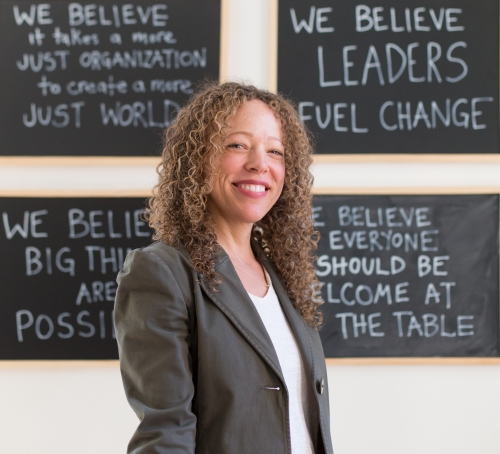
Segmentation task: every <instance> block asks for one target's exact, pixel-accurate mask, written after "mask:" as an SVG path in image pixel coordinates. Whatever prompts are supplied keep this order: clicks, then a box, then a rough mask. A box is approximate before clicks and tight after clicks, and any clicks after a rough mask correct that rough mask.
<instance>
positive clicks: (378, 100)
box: [278, 0, 499, 154]
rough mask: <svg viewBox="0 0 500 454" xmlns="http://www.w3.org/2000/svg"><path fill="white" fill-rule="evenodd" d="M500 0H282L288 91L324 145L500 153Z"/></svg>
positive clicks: (281, 71)
mask: <svg viewBox="0 0 500 454" xmlns="http://www.w3.org/2000/svg"><path fill="white" fill-rule="evenodd" d="M498 15H499V11H498V1H497V0H484V1H481V3H477V2H472V1H470V0H418V1H417V0H404V1H401V0H384V1H378V0H366V1H363V2H353V1H351V0H337V1H335V2H331V1H327V0H318V1H311V0H279V29H278V90H279V91H281V92H283V93H285V94H287V95H290V96H291V97H292V98H293V99H294V100H295V101H296V102H297V103H298V107H299V113H300V115H301V118H302V119H303V121H304V122H305V124H306V125H307V126H308V127H309V128H310V129H311V131H312V132H313V133H314V135H315V137H316V142H317V150H318V152H319V153H327V154H338V153H369V154H371V153H498V152H499V137H498V136H499V127H498V124H499V118H498V111H499V104H498V77H499V73H498V64H499V61H498V60H499V59H498V52H499V45H498V44H499V36H498Z"/></svg>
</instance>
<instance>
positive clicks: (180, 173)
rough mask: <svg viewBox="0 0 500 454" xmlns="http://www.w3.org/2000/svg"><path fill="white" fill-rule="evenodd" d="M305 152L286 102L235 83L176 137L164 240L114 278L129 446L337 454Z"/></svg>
mask: <svg viewBox="0 0 500 454" xmlns="http://www.w3.org/2000/svg"><path fill="white" fill-rule="evenodd" d="M310 152H311V149H310V144H309V141H308V139H307V135H306V133H305V132H304V130H303V128H302V126H301V124H300V121H299V118H298V116H297V113H296V112H295V110H294V108H293V106H292V105H291V104H290V103H289V102H288V101H286V100H285V99H283V98H282V97H281V96H279V95H275V94H272V93H269V92H266V91H262V90H258V89H256V88H255V87H252V86H244V85H240V84H236V83H225V84H222V85H214V84H212V85H209V86H207V87H205V88H204V89H202V90H201V91H200V92H198V93H197V94H195V95H194V96H193V97H192V99H191V100H190V102H189V104H188V105H187V106H186V107H184V108H183V109H182V110H181V111H180V112H179V114H178V117H177V119H176V120H175V122H174V123H173V124H172V126H170V128H169V129H168V130H167V131H166V136H165V148H164V151H163V161H162V165H161V166H160V168H159V183H158V185H157V187H156V188H155V195H154V197H152V199H151V200H150V207H149V210H148V218H149V222H150V225H151V226H152V227H153V228H154V229H155V232H156V233H155V239H156V240H158V242H157V243H155V244H153V245H151V246H148V247H146V248H144V249H142V250H136V251H133V252H131V253H130V254H129V256H128V257H127V259H126V261H125V263H124V267H123V269H122V271H121V272H120V274H119V276H118V283H119V286H118V291H117V296H116V304H115V324H116V333H117V340H118V345H119V352H120V362H121V371H122V377H123V382H124V386H125V391H126V394H127V398H128V401H129V403H130V405H131V406H132V408H133V409H134V410H135V412H136V413H137V415H138V417H139V419H140V420H141V422H140V424H139V427H138V429H137V431H136V432H135V434H134V436H133V438H132V440H131V441H130V444H129V452H130V453H137V454H139V453H140V454H145V453H168V454H177V453H179V454H180V453H183V454H187V453H197V454H202V453H203V454H208V453H210V454H262V453H273V454H286V453H288V454H289V453H293V454H306V453H307V454H309V453H332V448H331V441H330V433H329V430H330V429H329V427H330V423H329V410H328V392H327V381H326V368H325V361H324V355H323V350H322V347H321V342H320V339H319V336H318V332H317V329H318V327H319V325H320V323H321V313H320V312H319V311H318V306H319V305H320V304H321V300H319V299H318V298H317V296H316V295H315V293H314V291H313V289H314V288H317V285H319V283H318V282H317V280H316V277H315V272H314V266H313V257H312V250H313V249H314V248H315V246H316V242H317V238H316V235H315V232H314V230H313V227H312V216H311V193H310V190H311V185H312V176H311V174H310V173H309V171H308V167H309V165H310V163H311V158H310Z"/></svg>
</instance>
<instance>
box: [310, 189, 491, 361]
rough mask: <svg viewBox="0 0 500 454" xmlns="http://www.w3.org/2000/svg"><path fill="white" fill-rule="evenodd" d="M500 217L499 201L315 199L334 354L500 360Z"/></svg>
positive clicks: (326, 335)
mask: <svg viewBox="0 0 500 454" xmlns="http://www.w3.org/2000/svg"><path fill="white" fill-rule="evenodd" d="M498 216H499V207H498V195H449V196H448V195H439V196H437V195H435V196H378V195H377V196H317V197H315V200H314V220H315V224H316V228H317V229H318V230H319V232H320V233H321V240H320V244H319V249H318V251H317V256H318V260H317V262H316V268H317V271H316V272H317V275H318V278H319V279H320V281H322V282H323V288H322V296H323V298H324V300H325V304H324V305H323V306H322V309H323V313H324V316H325V325H324V328H323V329H322V330H321V331H320V336H321V339H322V341H323V346H324V349H325V354H326V356H327V357H396V356H408V357H412V356H416V357H432V356H450V357H456V356H462V357H467V356H482V357H487V356H498V354H499V295H498V291H499V287H498V281H499V274H498V272H499V270H498V262H499V252H498V223H499V220H498Z"/></svg>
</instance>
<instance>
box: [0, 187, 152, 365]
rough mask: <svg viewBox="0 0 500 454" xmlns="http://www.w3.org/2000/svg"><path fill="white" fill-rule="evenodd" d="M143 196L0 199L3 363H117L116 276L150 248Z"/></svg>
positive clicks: (149, 235)
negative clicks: (135, 253)
mask: <svg viewBox="0 0 500 454" xmlns="http://www.w3.org/2000/svg"><path fill="white" fill-rule="evenodd" d="M144 207H145V200H144V199H138V198H3V197H2V198H0V213H1V214H2V220H1V223H2V225H1V227H0V251H1V257H2V258H1V260H0V295H1V296H0V332H1V339H2V340H1V342H0V359H115V358H118V350H117V346H116V341H115V338H114V331H113V321H112V312H113V303H114V295H115V291H116V282H115V279H116V275H117V273H118V271H119V270H120V269H121V265H122V263H123V260H124V257H125V255H126V254H127V251H128V250H129V249H135V248H138V247H142V246H146V245H148V244H150V243H151V231H150V229H149V227H148V226H147V224H146V223H144V222H143V221H142V220H141V218H140V215H141V213H142V211H144Z"/></svg>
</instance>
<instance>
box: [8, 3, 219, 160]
mask: <svg viewBox="0 0 500 454" xmlns="http://www.w3.org/2000/svg"><path fill="white" fill-rule="evenodd" d="M219 47H220V0H196V1H194V0H168V1H166V2H154V1H140V0H139V1H137V0H136V1H123V0H116V1H115V0H113V1H110V0H100V1H97V2H70V1H49V2H47V3H39V2H29V1H6V0H0V61H1V62H2V64H1V65H0V98H1V99H2V103H1V105H0V155H7V156H25V155H27V156H44V155H48V156H154V155H158V154H159V151H160V150H161V142H162V134H161V132H162V130H163V129H164V128H165V126H168V125H169V124H170V122H171V120H172V119H173V118H174V116H175V112H176V111H177V110H178V109H179V106H182V105H183V103H185V101H186V100H187V98H188V97H189V95H190V94H191V93H192V92H193V87H194V86H195V84H196V83H199V82H200V81H201V80H204V79H205V78H210V79H218V77H219Z"/></svg>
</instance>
